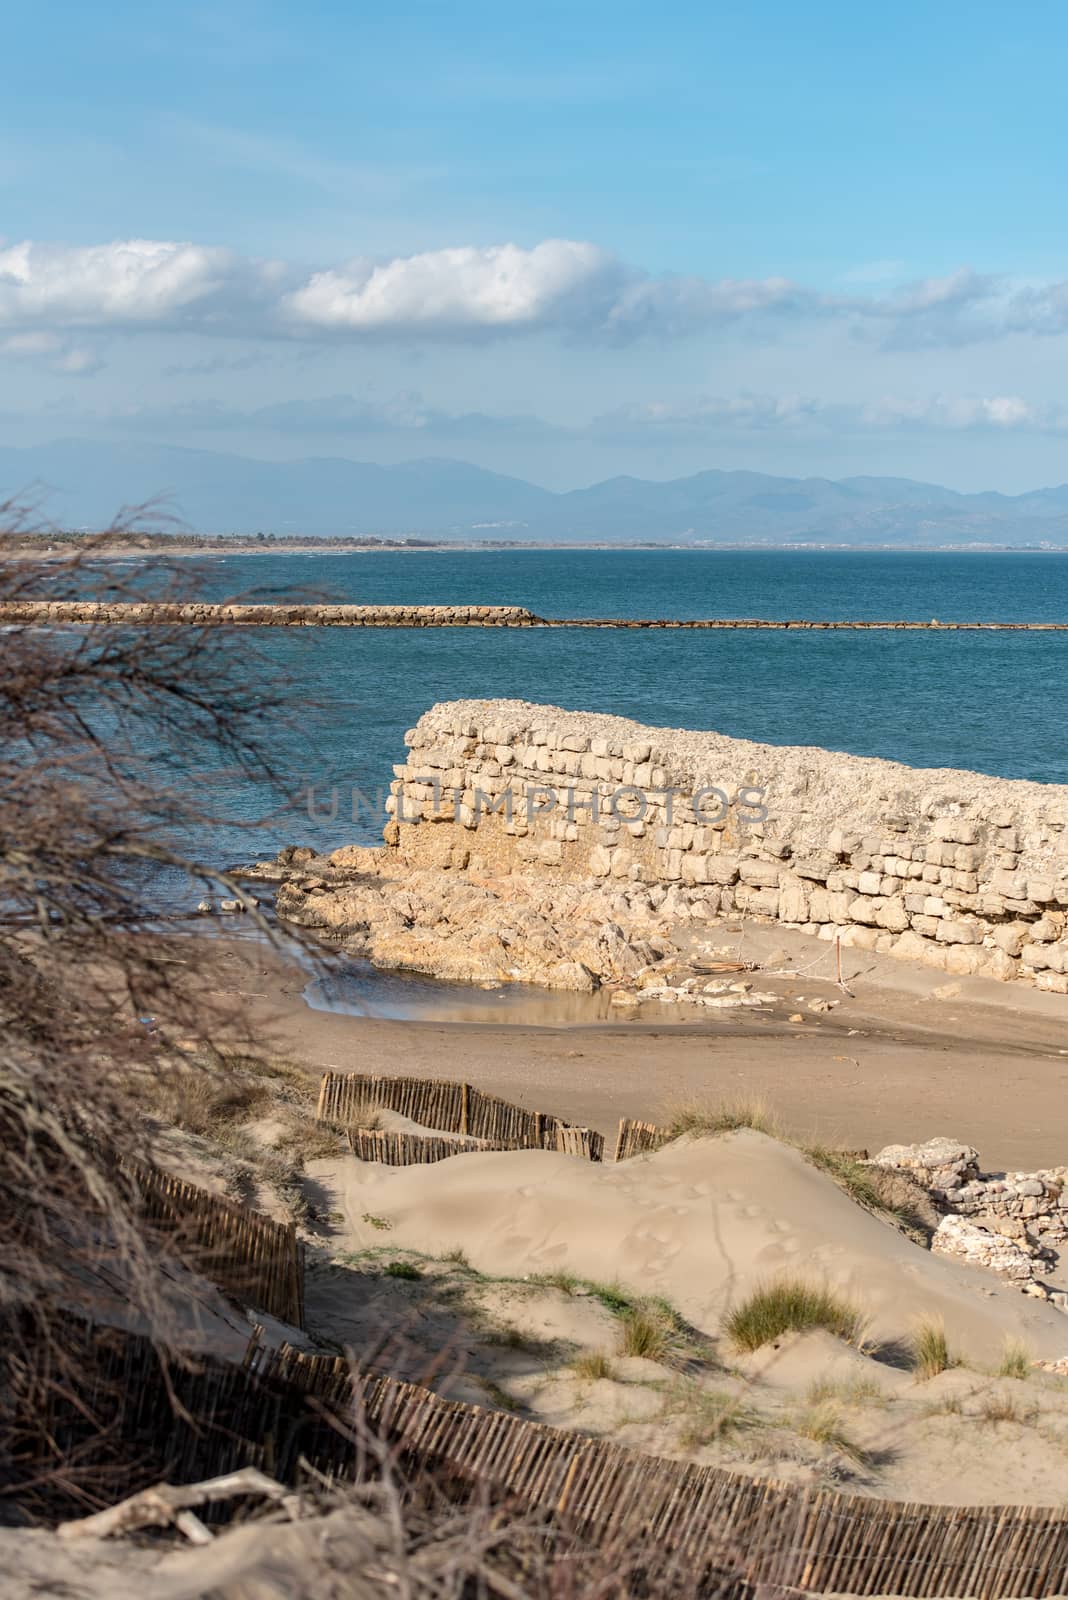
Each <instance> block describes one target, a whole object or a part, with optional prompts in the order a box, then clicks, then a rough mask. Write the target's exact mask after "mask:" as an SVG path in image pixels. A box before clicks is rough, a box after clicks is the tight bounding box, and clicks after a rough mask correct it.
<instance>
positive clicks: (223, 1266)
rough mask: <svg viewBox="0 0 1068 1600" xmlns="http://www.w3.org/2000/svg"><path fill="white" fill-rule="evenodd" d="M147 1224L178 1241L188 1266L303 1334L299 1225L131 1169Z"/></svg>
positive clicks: (151, 1171) (151, 1170)
mask: <svg viewBox="0 0 1068 1600" xmlns="http://www.w3.org/2000/svg"><path fill="white" fill-rule="evenodd" d="M126 1170H127V1172H128V1173H129V1175H130V1177H131V1178H132V1179H133V1181H134V1183H135V1185H136V1187H137V1190H138V1193H139V1195H140V1199H141V1206H142V1209H143V1213H144V1216H145V1219H146V1221H148V1222H149V1223H151V1224H153V1225H154V1226H156V1227H157V1228H162V1229H165V1230H166V1231H167V1232H168V1233H170V1234H171V1235H173V1236H174V1237H175V1239H176V1241H177V1242H178V1243H179V1245H180V1246H181V1248H182V1250H183V1252H184V1254H185V1255H186V1256H187V1257H188V1259H189V1262H190V1265H191V1266H192V1267H193V1268H194V1269H195V1270H196V1271H197V1272H199V1273H201V1275H202V1276H203V1277H205V1278H208V1279H210V1280H211V1281H212V1282H213V1283H217V1284H218V1286H219V1288H220V1289H223V1290H224V1291H225V1292H226V1293H227V1294H231V1295H233V1296H234V1298H235V1299H238V1300H242V1301H244V1303H245V1304H247V1305H251V1306H256V1307H257V1308H258V1309H259V1310H261V1311H266V1312H268V1313H269V1314H270V1315H271V1316H273V1317H278V1318H279V1320H280V1321H282V1322H288V1323H289V1324H290V1325H291V1326H293V1327H297V1328H303V1326H304V1251H303V1247H302V1245H301V1244H300V1242H299V1241H298V1239H297V1230H296V1227H295V1226H294V1224H293V1223H291V1222H290V1223H284V1222H273V1221H272V1220H271V1218H270V1217H264V1216H261V1215H260V1214H259V1213H258V1212H255V1211H251V1210H250V1209H249V1208H248V1207H247V1206H243V1205H240V1204H238V1202H237V1201H236V1200H227V1199H226V1198H225V1197H224V1196H223V1195H217V1194H212V1193H211V1192H210V1191H209V1190H207V1189H199V1188H197V1187H196V1185H195V1184H192V1183H185V1182H183V1180H182V1179H181V1178H175V1177H172V1176H171V1174H170V1173H167V1172H161V1171H159V1170H158V1168H155V1167H146V1166H141V1165H140V1164H134V1163H128V1164H127V1166H126Z"/></svg>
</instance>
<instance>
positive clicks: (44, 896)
mask: <svg viewBox="0 0 1068 1600" xmlns="http://www.w3.org/2000/svg"><path fill="white" fill-rule="evenodd" d="M9 511H10V508H9ZM2 517H3V513H2V510H0V520H2ZM8 520H9V521H14V520H15V516H14V513H13V512H11V513H10V514H9V517H8ZM110 537H112V535H105V536H103V538H104V539H105V540H106V539H108V538H110ZM3 546H4V540H3V537H2V536H0V602H4V601H17V600H20V599H24V598H40V597H47V598H52V599H64V598H97V599H99V598H110V599H115V600H121V599H123V598H126V599H133V598H144V593H143V592H141V593H137V592H136V591H135V590H134V589H130V588H128V587H127V586H126V580H124V579H120V578H119V577H117V576H116V573H115V570H114V569H110V570H108V569H105V568H102V567H101V566H100V565H99V564H98V563H95V562H94V557H95V556H97V555H98V554H99V551H100V549H101V544H100V543H94V542H92V541H89V542H88V543H86V544H83V545H81V546H79V547H76V548H75V550H74V552H73V554H71V555H69V556H67V557H65V558H63V559H62V560H59V561H57V562H54V563H44V562H38V561H35V560H33V559H27V560H6V561H5V560H3V559H2V557H3V554H4V549H3ZM176 571H177V569H174V570H172V569H169V568H168V567H167V566H166V563H163V564H161V565H159V566H157V567H156V568H155V569H154V570H153V571H152V572H151V573H146V570H145V569H141V570H140V571H139V572H138V574H137V581H138V582H140V581H141V580H144V581H146V582H150V583H151V586H152V591H153V593H154V594H155V595H157V596H159V594H160V591H161V589H163V590H166V591H168V596H167V597H168V598H183V597H186V595H185V594H183V593H182V588H183V583H184V584H185V586H186V590H187V591H188V587H189V585H190V584H191V583H192V582H193V577H192V575H190V573H189V569H187V570H186V576H185V578H184V579H180V578H178V577H177V576H176ZM0 667H2V670H0V1307H2V1314H3V1315H4V1316H5V1317H6V1318H7V1320H8V1327H9V1329H16V1328H17V1330H18V1338H20V1339H27V1338H29V1339H37V1340H39V1341H42V1342H46V1343H49V1342H50V1344H51V1345H52V1347H53V1348H54V1351H55V1357H56V1361H57V1363H58V1364H59V1365H57V1368H56V1371H57V1381H62V1358H63V1321H64V1316H63V1314H62V1313H60V1312H59V1311H58V1307H59V1305H60V1304H61V1303H64V1302H69V1301H70V1300H72V1299H73V1300H75V1301H78V1302H80V1303H82V1304H86V1305H89V1306H90V1307H91V1306H92V1305H93V1304H94V1303H95V1299H96V1297H97V1296H98V1294H104V1293H107V1294H109V1295H114V1294H116V1293H119V1294H121V1295H122V1296H123V1297H125V1299H126V1300H127V1301H128V1302H129V1305H130V1308H131V1314H136V1316H137V1317H139V1318H140V1319H141V1320H142V1323H143V1325H147V1326H149V1327H151V1328H153V1329H155V1330H157V1331H158V1332H159V1333H160V1334H164V1333H165V1332H166V1331H167V1325H168V1318H167V1314H166V1309H165V1304H166V1299H165V1293H164V1291H165V1288H166V1279H165V1274H166V1269H167V1261H166V1251H165V1249H164V1247H163V1245H162V1244H161V1243H160V1241H159V1240H158V1239H156V1238H155V1237H152V1238H149V1237H147V1236H146V1234H145V1232H144V1230H143V1228H142V1225H141V1221H140V1216H139V1209H138V1204H137V1197H136V1194H135V1192H134V1190H133V1189H132V1187H131V1184H130V1182H129V1181H128V1179H127V1178H126V1177H125V1176H124V1170H125V1169H124V1162H125V1161H126V1160H128V1159H130V1158H133V1159H137V1158H141V1157H143V1155H144V1147H145V1135H144V1129H143V1125H142V1121H141V1111H142V1109H143V1106H144V1103H145V1099H144V1094H143V1093H142V1092H141V1091H142V1090H143V1089H144V1087H145V1086H146V1085H148V1084H153V1085H155V1084H157V1083H158V1080H160V1079H161V1078H164V1079H165V1078H166V1076H167V1074H168V1073H169V1072H171V1071H172V1070H173V1056H172V1055H171V1054H170V1053H169V1052H168V1050H167V1048H166V1044H167V1038H168V1037H169V1038H171V1039H178V1038H185V1039H191V1040H194V1041H195V1040H200V1041H205V1040H209V1039H210V1038H211V1037H212V1035H213V1034H217V1033H219V1032H221V1030H222V1029H223V1027H224V1026H225V1027H226V1028H228V1029H229V1031H230V1032H231V1033H239V1032H240V1018H239V1017H236V1016H235V1014H234V1011H233V1007H232V1005H230V1006H229V1007H228V1009H227V1010H226V1012H225V1013H224V1012H223V1011H222V1009H221V1004H218V1003H214V1002H213V1000H212V990H213V989H215V988H217V981H216V980H213V978H212V973H211V960H210V956H208V955H206V954H205V944H206V941H195V942H194V941H192V940H188V941H183V951H182V958H181V959H180V960H176V959H175V958H174V954H173V950H172V951H171V953H170V954H168V951H167V945H166V942H165V941H164V940H163V939H162V937H161V936H160V935H159V932H158V922H157V919H158V916H159V909H160V908H159V905H158V903H157V897H158V881H159V880H158V877H157V876H156V874H158V872H159V871H161V870H166V871H168V872H169V873H171V874H182V875H184V876H185V878H186V879H187V881H188V882H189V884H190V889H191V894H190V899H191V900H192V899H193V898H195V897H196V895H197V894H198V893H203V892H204V889H205V887H209V888H215V889H216V890H219V889H221V890H222V891H223V892H224V893H226V894H227V895H230V896H233V897H235V898H239V899H240V898H243V897H244V891H243V890H242V889H241V887H240V885H239V884H237V883H235V882H233V881H232V880H231V879H229V878H228V877H227V876H226V875H225V874H220V873H217V872H216V871H214V869H212V868H211V867H208V866H204V865H202V864H199V863H197V862H195V861H193V860H190V859H189V858H188V856H187V855H186V854H185V853H184V852H183V849H182V840H183V839H188V838H190V837H191V836H192V834H193V833H194V832H195V831H198V830H199V831H201V832H203V830H205V829H210V826H211V823H212V821H213V817H212V810H211V804H210V797H211V784H210V782H209V781H207V775H208V774H209V773H211V772H218V771H220V770H222V769H227V770H228V771H229V773H230V774H231V775H235V774H243V775H247V776H248V777H249V778H254V779H256V780H257V781H258V782H260V783H265V784H268V785H269V784H270V783H271V781H272V779H273V777H274V773H273V768H272V764H271V760H270V756H269V745H270V741H271V739H272V737H273V736H274V735H275V734H276V732H277V729H278V726H279V722H280V720H281V713H280V711H279V705H280V704H281V703H283V701H282V696H281V694H280V691H279V687H278V685H277V684H276V683H275V682H274V681H272V679H271V676H270V673H269V671H268V670H267V669H266V667H265V666H264V665H263V664H262V663H257V661H256V656H255V647H254V645H253V644H252V642H251V641H250V640H248V639H247V638H242V639H241V640H240V648H239V649H235V648H234V647H233V640H232V635H231V633H230V632H229V630H227V629H225V628H221V627H218V626H207V627H203V628H200V627H195V626H187V625H181V624H176V625H174V626H169V625H153V626H151V627H142V628H123V627H121V626H118V625H116V626H112V625H108V624H100V625H93V626H91V627H85V628H58V629H57V628H47V627H43V626H39V625H32V624H27V625H16V626H12V627H5V628H4V629H3V631H2V632H0ZM197 771H199V772H200V773H202V774H203V775H204V781H197V778H196V777H195V776H193V775H192V774H194V773H195V772H197ZM245 898H247V897H245ZM250 914H251V916H252V918H253V919H255V920H260V919H259V918H258V914H257V913H256V911H255V908H254V907H251V906H250ZM261 926H263V927H264V931H265V934H267V935H268V936H269V930H267V929H266V925H265V924H262V923H261ZM203 1072H204V1076H205V1077H207V1076H208V1075H209V1073H210V1069H209V1068H208V1067H207V1066H205V1067H204V1068H203ZM173 1092H174V1094H175V1096H176V1097H178V1099H180V1101H181V1105H182V1113H181V1114H182V1116H183V1117H184V1118H185V1119H186V1120H187V1122H188V1123H189V1124H190V1125H194V1124H195V1125H199V1126H203V1127H205V1128H207V1129H209V1130H210V1129H211V1127H212V1126H214V1125H216V1124H218V1123H219V1122H220V1121H221V1122H222V1123H224V1124H226V1123H230V1124H232V1123H233V1122H234V1121H235V1119H237V1118H239V1117H242V1116H244V1115H246V1114H247V1112H248V1111H249V1109H250V1108H251V1106H252V1105H254V1104H255V1103H256V1095H255V1093H254V1092H253V1091H251V1090H249V1089H247V1088H245V1087H244V1086H242V1087H236V1086H234V1085H232V1084H220V1083H219V1082H218V1081H216V1082H214V1083H212V1084H211V1086H210V1087H207V1086H202V1085H197V1084H196V1083H195V1081H194V1077H193V1075H192V1074H190V1073H189V1072H188V1071H186V1070H185V1069H184V1068H183V1071H182V1074H181V1082H180V1085H176V1087H175V1089H174V1091H173ZM13 1337H14V1335H13ZM15 1354H16V1352H15V1350H14V1346H13V1343H12V1341H11V1340H7V1341H5V1355H4V1359H5V1360H7V1361H8V1362H10V1361H12V1360H13V1359H15ZM2 1449H3V1441H2V1439H0V1456H2Z"/></svg>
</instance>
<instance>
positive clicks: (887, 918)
mask: <svg viewBox="0 0 1068 1600" xmlns="http://www.w3.org/2000/svg"><path fill="white" fill-rule="evenodd" d="M876 921H877V923H878V925H879V927H880V928H886V929H887V930H888V931H889V932H890V933H903V932H904V930H905V929H906V928H907V927H908V925H909V914H908V912H907V911H906V910H905V904H904V901H902V900H899V899H890V900H887V901H886V903H885V905H882V906H880V908H879V910H878V912H877V913H876Z"/></svg>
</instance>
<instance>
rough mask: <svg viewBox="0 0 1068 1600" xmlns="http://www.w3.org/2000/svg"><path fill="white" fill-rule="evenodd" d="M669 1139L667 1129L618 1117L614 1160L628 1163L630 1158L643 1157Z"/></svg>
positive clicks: (629, 1118)
mask: <svg viewBox="0 0 1068 1600" xmlns="http://www.w3.org/2000/svg"><path fill="white" fill-rule="evenodd" d="M670 1138H671V1134H670V1132H669V1130H668V1129H667V1128H658V1127H657V1125H656V1123H655V1122H636V1121H634V1120H633V1119H632V1118H631V1117H620V1119H619V1129H618V1131H617V1133H616V1153H615V1156H614V1158H613V1159H614V1160H616V1161H629V1160H630V1158H631V1156H640V1155H645V1154H646V1153H647V1152H648V1151H650V1150H659V1149H660V1146H661V1145H662V1144H664V1143H665V1142H666V1141H667V1140H668V1139H670Z"/></svg>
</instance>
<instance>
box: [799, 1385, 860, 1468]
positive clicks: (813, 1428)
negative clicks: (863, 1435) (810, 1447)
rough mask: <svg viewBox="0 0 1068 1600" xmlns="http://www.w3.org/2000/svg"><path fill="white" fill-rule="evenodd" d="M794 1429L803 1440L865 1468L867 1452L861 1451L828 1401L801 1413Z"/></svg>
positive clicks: (835, 1408)
mask: <svg viewBox="0 0 1068 1600" xmlns="http://www.w3.org/2000/svg"><path fill="white" fill-rule="evenodd" d="M794 1427H795V1431H796V1432H797V1433H799V1434H800V1435H801V1437H802V1438H803V1439H811V1440H812V1442H813V1444H820V1445H823V1446H824V1447H825V1448H826V1449H828V1450H834V1451H836V1452H837V1453H838V1455H840V1456H845V1457H846V1459H847V1460H849V1461H853V1462H855V1463H856V1465H857V1466H865V1465H866V1464H867V1462H868V1459H869V1458H868V1453H867V1451H865V1450H863V1449H861V1447H860V1445H859V1444H857V1442H856V1440H855V1439H854V1438H853V1437H852V1435H851V1434H849V1433H848V1432H847V1430H846V1427H845V1424H844V1423H843V1421H842V1415H841V1412H840V1411H839V1410H838V1407H837V1406H836V1405H833V1404H831V1403H830V1402H828V1401H824V1402H823V1403H822V1404H821V1405H815V1406H811V1407H810V1408H809V1409H808V1410H807V1411H803V1412H801V1414H800V1416H799V1417H798V1418H797V1420H796V1422H795V1424H794Z"/></svg>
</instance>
